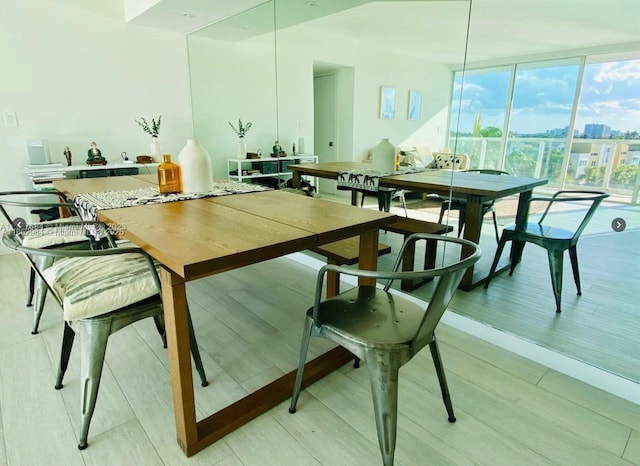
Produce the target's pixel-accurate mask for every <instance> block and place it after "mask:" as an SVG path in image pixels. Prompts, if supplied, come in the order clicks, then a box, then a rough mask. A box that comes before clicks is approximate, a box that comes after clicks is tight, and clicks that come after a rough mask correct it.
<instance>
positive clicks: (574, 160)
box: [449, 57, 640, 204]
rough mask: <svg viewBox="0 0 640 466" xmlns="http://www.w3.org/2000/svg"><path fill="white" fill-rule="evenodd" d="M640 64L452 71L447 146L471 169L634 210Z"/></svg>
mask: <svg viewBox="0 0 640 466" xmlns="http://www.w3.org/2000/svg"><path fill="white" fill-rule="evenodd" d="M638 102H640V59H626V60H625V59H619V57H616V59H615V60H613V59H611V58H610V57H609V58H608V59H607V57H574V58H567V59H564V60H554V61H545V62H536V63H522V64H513V65H511V66H509V67H501V68H486V69H481V70H473V71H468V70H467V71H466V73H462V72H456V73H455V74H454V89H453V95H452V104H451V120H450V132H449V134H450V138H451V139H450V146H451V148H452V149H454V150H455V151H456V152H458V153H466V154H468V155H469V156H470V158H471V167H472V168H497V169H504V170H506V171H508V172H510V173H512V174H514V175H521V176H535V177H543V178H547V179H549V187H552V188H554V189H558V188H561V187H580V186H581V187H590V188H600V189H606V190H608V191H609V192H612V193H614V194H616V195H618V198H619V200H622V201H624V202H631V203H634V204H635V203H638V191H639V190H640V177H639V176H638V166H639V164H640V105H639V104H638Z"/></svg>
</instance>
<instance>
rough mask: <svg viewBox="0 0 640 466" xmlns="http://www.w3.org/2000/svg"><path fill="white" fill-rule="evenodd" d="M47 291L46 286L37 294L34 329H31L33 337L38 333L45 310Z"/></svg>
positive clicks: (40, 287) (40, 288) (39, 288)
mask: <svg viewBox="0 0 640 466" xmlns="http://www.w3.org/2000/svg"><path fill="white" fill-rule="evenodd" d="M47 291H48V288H47V287H46V286H39V287H38V290H37V292H36V308H35V309H34V311H33V329H31V334H32V335H36V334H37V333H38V327H39V326H40V319H41V318H42V311H43V310H44V303H45V301H46V299H47Z"/></svg>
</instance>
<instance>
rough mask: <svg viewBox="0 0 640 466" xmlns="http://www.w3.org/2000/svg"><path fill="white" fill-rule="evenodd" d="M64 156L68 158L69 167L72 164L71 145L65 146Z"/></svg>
mask: <svg viewBox="0 0 640 466" xmlns="http://www.w3.org/2000/svg"><path fill="white" fill-rule="evenodd" d="M64 158H65V159H66V160H67V167H70V166H71V149H69V146H67V147H65V148H64Z"/></svg>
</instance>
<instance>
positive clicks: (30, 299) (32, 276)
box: [27, 267, 36, 307]
mask: <svg viewBox="0 0 640 466" xmlns="http://www.w3.org/2000/svg"><path fill="white" fill-rule="evenodd" d="M35 286H36V272H35V270H33V267H31V268H30V269H29V290H28V293H27V307H31V306H32V304H33V292H34V290H35Z"/></svg>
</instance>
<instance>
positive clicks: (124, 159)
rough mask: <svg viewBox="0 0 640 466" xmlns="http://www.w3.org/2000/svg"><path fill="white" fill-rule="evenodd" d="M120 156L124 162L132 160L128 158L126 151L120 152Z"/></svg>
mask: <svg viewBox="0 0 640 466" xmlns="http://www.w3.org/2000/svg"><path fill="white" fill-rule="evenodd" d="M120 157H122V161H123V162H124V163H133V160H129V156H128V155H127V152H126V151H124V152H120Z"/></svg>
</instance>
